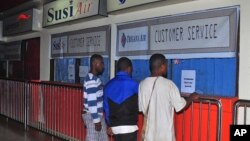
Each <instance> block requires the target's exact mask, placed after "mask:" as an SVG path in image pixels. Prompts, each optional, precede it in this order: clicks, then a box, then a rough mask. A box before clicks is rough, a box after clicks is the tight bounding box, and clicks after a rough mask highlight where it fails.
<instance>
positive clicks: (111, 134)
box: [107, 127, 113, 136]
mask: <svg viewBox="0 0 250 141" xmlns="http://www.w3.org/2000/svg"><path fill="white" fill-rule="evenodd" d="M107 134H108V135H110V136H113V132H112V129H111V127H108V129H107Z"/></svg>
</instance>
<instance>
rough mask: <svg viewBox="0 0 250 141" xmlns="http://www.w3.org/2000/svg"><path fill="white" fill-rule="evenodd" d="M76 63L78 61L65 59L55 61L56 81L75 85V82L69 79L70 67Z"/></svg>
mask: <svg viewBox="0 0 250 141" xmlns="http://www.w3.org/2000/svg"><path fill="white" fill-rule="evenodd" d="M75 63H76V59H72V58H64V59H55V64H56V66H55V81H59V82H67V83H75V80H70V79H68V66H69V65H70V64H74V65H75Z"/></svg>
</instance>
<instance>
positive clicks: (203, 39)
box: [117, 7, 239, 57]
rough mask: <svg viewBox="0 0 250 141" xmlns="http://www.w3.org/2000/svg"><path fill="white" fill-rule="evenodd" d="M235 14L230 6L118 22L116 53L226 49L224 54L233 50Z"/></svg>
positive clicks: (194, 51)
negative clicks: (129, 21) (122, 22)
mask: <svg viewBox="0 0 250 141" xmlns="http://www.w3.org/2000/svg"><path fill="white" fill-rule="evenodd" d="M238 15H239V14H238V10H237V8H236V7H233V8H231V7H230V8H223V9H216V10H207V11H201V12H193V13H188V14H180V15H170V16H163V17H156V18H153V19H146V20H142V21H136V22H131V23H125V24H119V25H118V26H117V30H118V31H117V35H118V40H117V47H118V49H117V50H118V51H117V55H118V56H125V55H128V56H129V55H130V56H131V55H132V56H136V55H141V54H144V55H150V54H153V53H156V52H157V53H158V52H161V53H163V54H171V55H172V56H173V55H176V56H178V54H192V53H194V54H201V53H202V54H203V55H204V54H205V55H204V56H203V57H211V54H212V53H213V54H215V55H214V56H215V57H216V54H218V53H228V54H227V55H225V57H227V56H228V55H230V53H233V54H234V52H236V51H237V40H238ZM233 54H231V55H230V56H233ZM206 55H207V56H206ZM189 57H192V55H190V56H189Z"/></svg>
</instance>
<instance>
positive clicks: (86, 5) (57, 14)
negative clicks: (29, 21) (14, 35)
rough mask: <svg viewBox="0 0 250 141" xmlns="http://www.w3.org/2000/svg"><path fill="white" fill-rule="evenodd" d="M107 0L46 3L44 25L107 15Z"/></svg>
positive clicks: (69, 0) (74, 0)
mask: <svg viewBox="0 0 250 141" xmlns="http://www.w3.org/2000/svg"><path fill="white" fill-rule="evenodd" d="M106 4H107V1H106V0H58V1H53V2H51V3H48V4H46V5H44V8H43V11H44V12H43V17H44V18H43V25H44V26H49V25H53V24H58V23H62V22H66V21H71V20H75V19H80V18H85V17H89V16H94V15H103V16H106V15H107V7H106Z"/></svg>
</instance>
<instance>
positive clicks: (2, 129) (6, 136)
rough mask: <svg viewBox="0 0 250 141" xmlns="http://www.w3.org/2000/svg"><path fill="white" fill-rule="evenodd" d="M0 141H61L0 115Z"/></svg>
mask: <svg viewBox="0 0 250 141" xmlns="http://www.w3.org/2000/svg"><path fill="white" fill-rule="evenodd" d="M0 141H63V140H61V139H58V138H56V137H52V136H50V135H48V134H45V133H43V132H39V131H37V130H35V129H33V128H29V129H28V130H27V131H25V130H24V125H23V124H20V123H18V122H16V121H13V120H10V119H9V120H8V121H7V120H6V118H5V117H3V116H1V115H0Z"/></svg>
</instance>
